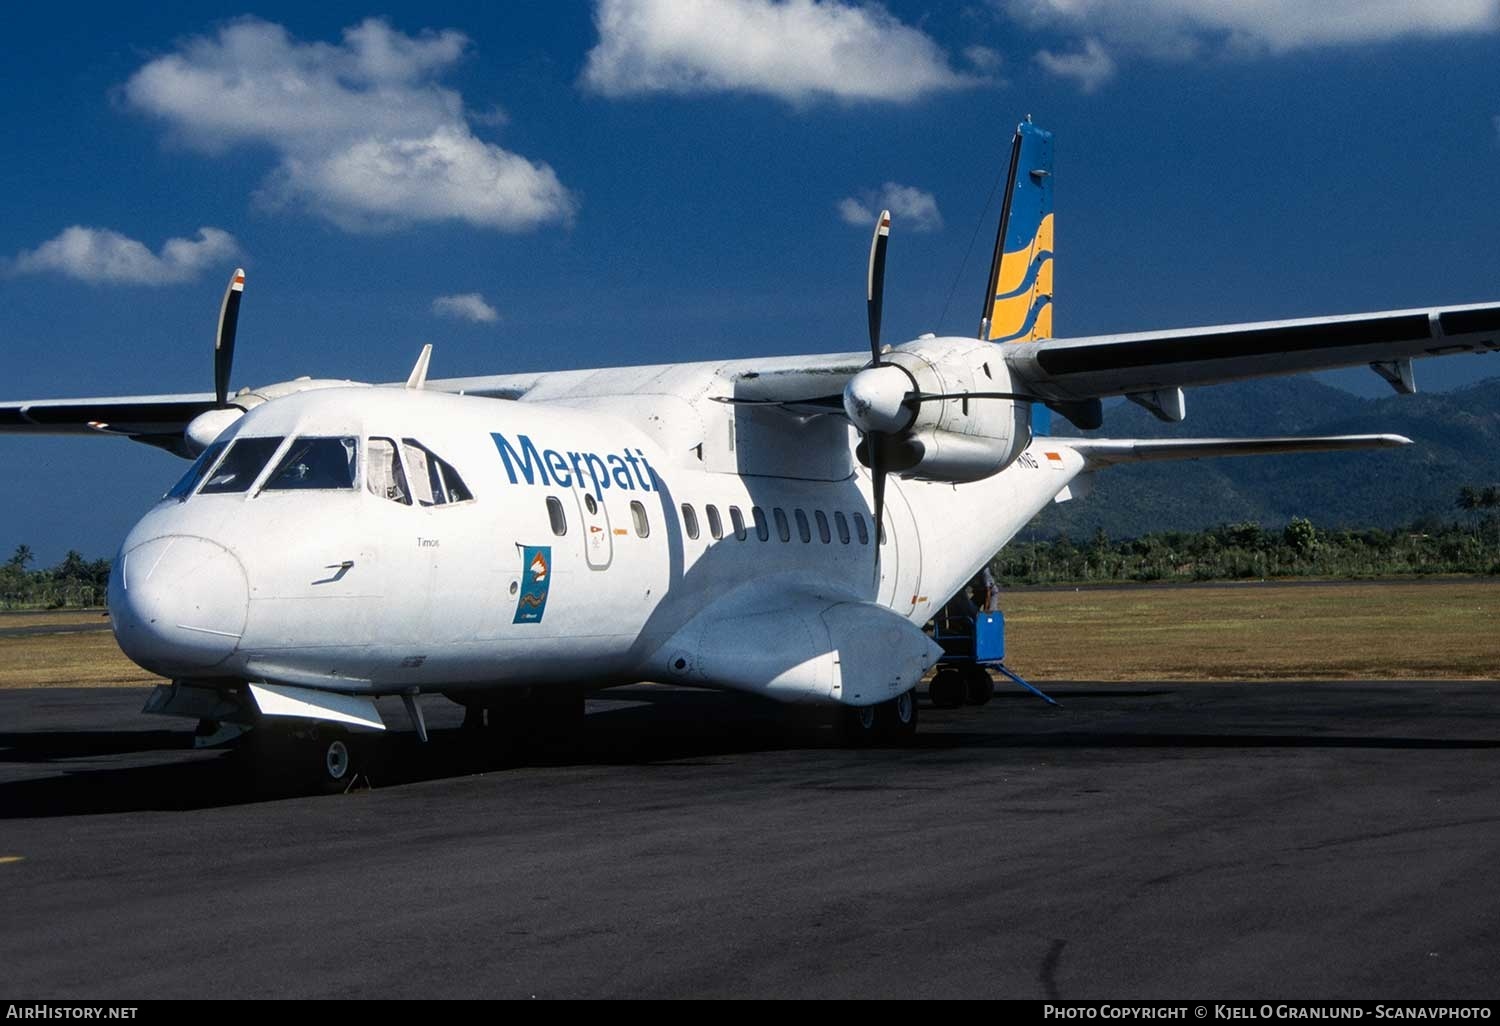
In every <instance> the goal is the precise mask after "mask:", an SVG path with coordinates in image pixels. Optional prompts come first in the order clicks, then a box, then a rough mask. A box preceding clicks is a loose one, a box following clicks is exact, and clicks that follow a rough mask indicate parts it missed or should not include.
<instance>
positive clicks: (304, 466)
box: [264, 435, 359, 492]
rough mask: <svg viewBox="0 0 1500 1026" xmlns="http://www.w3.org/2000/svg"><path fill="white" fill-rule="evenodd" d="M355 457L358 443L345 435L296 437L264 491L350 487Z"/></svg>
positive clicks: (356, 457)
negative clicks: (334, 436)
mask: <svg viewBox="0 0 1500 1026" xmlns="http://www.w3.org/2000/svg"><path fill="white" fill-rule="evenodd" d="M358 454H359V443H358V441H356V440H355V439H354V438H352V437H349V436H347V435H345V436H343V437H337V438H315V437H302V438H298V439H296V440H295V441H293V442H292V444H291V447H290V448H288V449H287V451H286V455H285V456H284V457H282V460H281V462H280V463H279V464H277V466H276V469H275V470H274V471H272V472H271V476H270V478H269V479H268V480H267V481H266V484H265V489H264V490H265V491H268V492H274V491H289V490H293V489H312V488H323V489H333V488H340V489H347V488H353V487H354V474H355V468H356V467H358V466H359V463H358Z"/></svg>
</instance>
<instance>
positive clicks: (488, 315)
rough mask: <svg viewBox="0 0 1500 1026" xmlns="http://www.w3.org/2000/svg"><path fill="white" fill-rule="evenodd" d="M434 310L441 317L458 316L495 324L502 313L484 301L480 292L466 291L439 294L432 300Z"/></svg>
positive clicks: (478, 322) (461, 318)
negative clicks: (448, 294) (447, 294)
mask: <svg viewBox="0 0 1500 1026" xmlns="http://www.w3.org/2000/svg"><path fill="white" fill-rule="evenodd" d="M432 312H433V313H435V314H437V315H438V316H439V317H457V318H458V319H459V320H464V321H473V322H474V323H475V324H494V323H495V322H496V321H498V320H499V319H500V315H499V314H498V313H497V312H496V311H495V308H494V307H493V306H490V304H488V303H486V302H485V301H484V296H482V295H480V294H479V293H478V292H464V293H460V294H459V295H456V296H438V297H437V298H436V299H434V300H433V301H432Z"/></svg>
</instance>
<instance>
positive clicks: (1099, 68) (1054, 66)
mask: <svg viewBox="0 0 1500 1026" xmlns="http://www.w3.org/2000/svg"><path fill="white" fill-rule="evenodd" d="M1036 62H1037V63H1038V64H1040V65H1041V66H1042V67H1043V68H1045V69H1047V70H1048V71H1050V72H1051V73H1052V74H1054V75H1058V76H1060V77H1062V78H1071V79H1073V80H1074V81H1076V82H1077V83H1078V88H1079V89H1082V90H1083V91H1084V92H1086V93H1091V92H1093V91H1094V90H1095V89H1098V88H1099V87H1100V86H1101V85H1103V84H1104V83H1105V82H1107V81H1109V79H1110V78H1112V77H1113V76H1114V73H1115V61H1114V58H1113V57H1111V56H1110V55H1109V53H1108V52H1107V51H1106V50H1105V49H1104V47H1103V46H1102V45H1101V44H1100V42H1099V40H1097V39H1093V38H1089V39H1085V40H1084V41H1083V49H1082V50H1080V51H1079V52H1077V53H1053V52H1052V51H1051V50H1042V51H1040V52H1038V53H1037V55H1036Z"/></svg>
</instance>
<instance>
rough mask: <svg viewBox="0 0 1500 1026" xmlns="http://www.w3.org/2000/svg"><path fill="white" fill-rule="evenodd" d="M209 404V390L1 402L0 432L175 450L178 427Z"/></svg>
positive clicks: (211, 405) (178, 443)
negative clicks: (117, 440) (100, 438)
mask: <svg viewBox="0 0 1500 1026" xmlns="http://www.w3.org/2000/svg"><path fill="white" fill-rule="evenodd" d="M213 408H214V397H213V395H212V394H210V393H203V394H199V395H123V396H105V397H101V398H95V399H36V400H31V401H29V402H18V403H0V434H28V435H95V434H104V435H123V436H125V437H127V438H132V439H135V440H136V441H138V442H146V443H147V444H150V445H156V446H159V447H161V448H163V449H169V450H172V451H173V452H178V453H179V455H180V454H181V452H180V450H181V445H182V433H183V431H184V430H185V429H186V428H187V426H188V424H189V423H190V422H191V421H192V419H193V418H194V417H196V416H198V414H200V413H203V412H204V411H206V410H211V409H213Z"/></svg>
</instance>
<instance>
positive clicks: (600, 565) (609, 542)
mask: <svg viewBox="0 0 1500 1026" xmlns="http://www.w3.org/2000/svg"><path fill="white" fill-rule="evenodd" d="M573 494H574V496H575V497H577V499H578V511H579V513H580V514H582V516H583V553H584V557H585V558H586V559H587V560H588V563H589V569H590V570H604V569H606V568H607V567H608V566H609V564H610V563H611V562H613V561H614V558H615V543H614V539H613V538H612V537H611V536H610V529H609V511H608V510H606V509H605V508H604V503H602V502H599V501H598V500H596V499H595V498H594V496H593V494H592V493H590V492H589V491H588V490H587V489H586V488H575V489H573Z"/></svg>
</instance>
